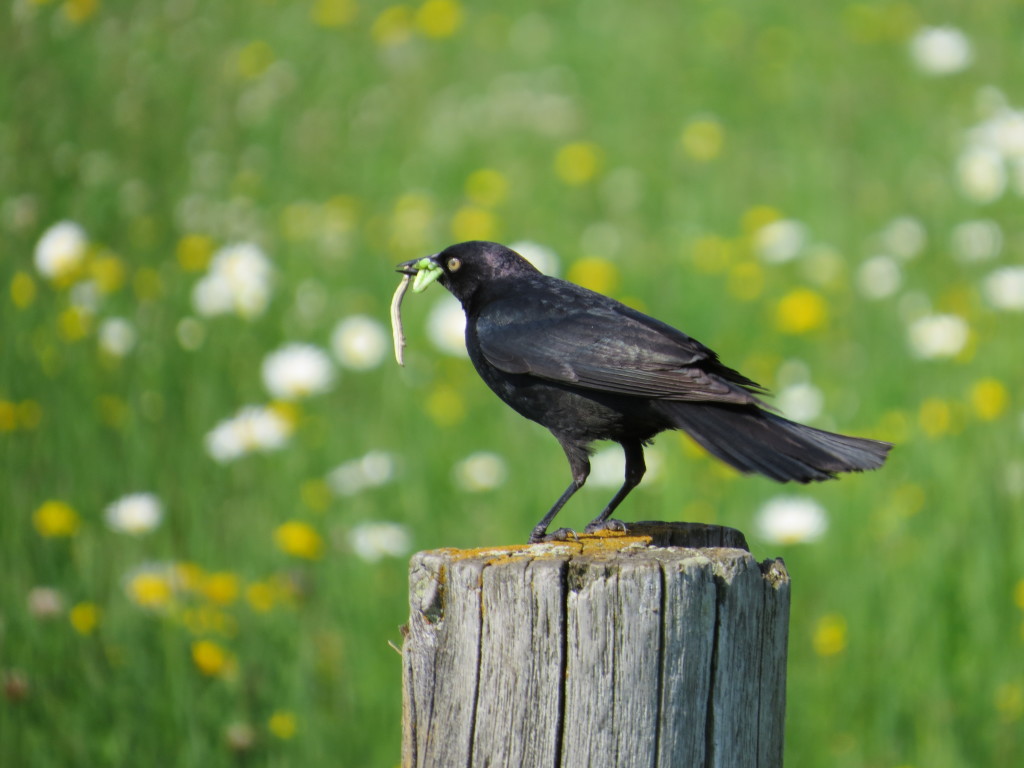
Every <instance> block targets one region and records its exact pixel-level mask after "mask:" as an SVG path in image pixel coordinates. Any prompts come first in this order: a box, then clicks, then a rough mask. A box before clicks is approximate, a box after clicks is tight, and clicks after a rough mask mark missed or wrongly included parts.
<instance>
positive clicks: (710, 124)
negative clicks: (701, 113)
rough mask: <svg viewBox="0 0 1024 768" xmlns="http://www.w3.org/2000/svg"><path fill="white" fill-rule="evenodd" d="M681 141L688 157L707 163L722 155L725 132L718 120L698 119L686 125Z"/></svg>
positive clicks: (709, 118) (710, 118) (711, 118)
mask: <svg viewBox="0 0 1024 768" xmlns="http://www.w3.org/2000/svg"><path fill="white" fill-rule="evenodd" d="M679 141H680V144H681V145H682V147H683V151H684V152H685V153H686V154H687V156H688V157H692V158H693V159H694V160H697V161H698V162H701V163H706V162H708V161H710V160H714V159H715V158H717V157H718V156H719V155H721V154H722V147H723V146H724V144H725V131H724V129H723V128H722V124H721V123H720V122H719V121H718V119H717V118H714V117H698V118H696V119H694V120H691V121H690V122H689V123H687V124H686V127H685V128H683V133H682V135H681V136H680V137H679Z"/></svg>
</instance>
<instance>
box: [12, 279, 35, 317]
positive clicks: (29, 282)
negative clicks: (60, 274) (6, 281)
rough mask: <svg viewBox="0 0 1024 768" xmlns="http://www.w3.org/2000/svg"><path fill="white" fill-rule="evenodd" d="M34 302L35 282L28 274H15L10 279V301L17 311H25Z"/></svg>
mask: <svg viewBox="0 0 1024 768" xmlns="http://www.w3.org/2000/svg"><path fill="white" fill-rule="evenodd" d="M35 300H36V281H35V280H33V279H32V275H30V274H29V273H28V272H21V271H19V272H15V273H14V277H12V278H11V301H13V302H14V306H16V307H17V308H18V309H25V307H27V306H29V305H30V304H31V303H32V302H33V301H35Z"/></svg>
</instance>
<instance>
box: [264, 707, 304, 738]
mask: <svg viewBox="0 0 1024 768" xmlns="http://www.w3.org/2000/svg"><path fill="white" fill-rule="evenodd" d="M267 728H268V729H269V730H270V732H271V733H272V734H274V735H275V736H276V737H277V738H279V739H281V740H282V741H287V740H288V739H291V738H294V737H295V733H296V731H297V730H298V720H297V719H296V717H295V713H294V712H289V711H288V710H285V709H279V710H277V711H276V712H274V714H272V715H271V716H270V719H269V720H268V721H267Z"/></svg>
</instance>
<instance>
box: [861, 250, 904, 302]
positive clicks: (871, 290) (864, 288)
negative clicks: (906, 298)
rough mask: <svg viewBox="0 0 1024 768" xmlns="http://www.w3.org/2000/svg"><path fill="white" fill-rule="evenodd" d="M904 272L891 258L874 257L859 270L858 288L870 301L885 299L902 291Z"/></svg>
mask: <svg viewBox="0 0 1024 768" xmlns="http://www.w3.org/2000/svg"><path fill="white" fill-rule="evenodd" d="M902 282H903V272H902V270H901V269H900V265H899V263H898V262H897V261H896V260H895V259H893V258H890V257H889V256H872V257H871V258H870V259H868V260H867V261H865V262H864V263H863V264H861V265H860V268H859V269H858V270H857V287H858V288H860V292H861V294H862V295H863V296H864V297H865V298H868V299H884V298H887V297H889V296H892V295H893V294H894V293H896V291H898V290H899V289H900V283H902Z"/></svg>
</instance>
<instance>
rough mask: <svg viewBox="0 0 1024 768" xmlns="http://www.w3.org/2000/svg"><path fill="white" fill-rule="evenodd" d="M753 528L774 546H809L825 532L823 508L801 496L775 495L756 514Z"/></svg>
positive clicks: (826, 526) (825, 523)
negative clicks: (755, 526) (755, 527)
mask: <svg viewBox="0 0 1024 768" xmlns="http://www.w3.org/2000/svg"><path fill="white" fill-rule="evenodd" d="M756 523H757V529H758V532H759V533H760V535H761V537H762V538H763V539H765V540H766V541H771V542H774V543H776V544H809V543H811V542H813V541H817V540H818V539H820V538H821V537H822V536H824V535H825V531H826V530H828V518H827V517H826V515H825V508H824V507H822V506H821V505H820V504H819V503H818V502H817V501H815V500H814V499H809V498H806V497H804V496H776V497H775V498H773V499H770V500H769V501H768V502H767V503H765V504H764V505H763V506H762V507H761V509H760V510H759V511H758V513H757V520H756Z"/></svg>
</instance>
